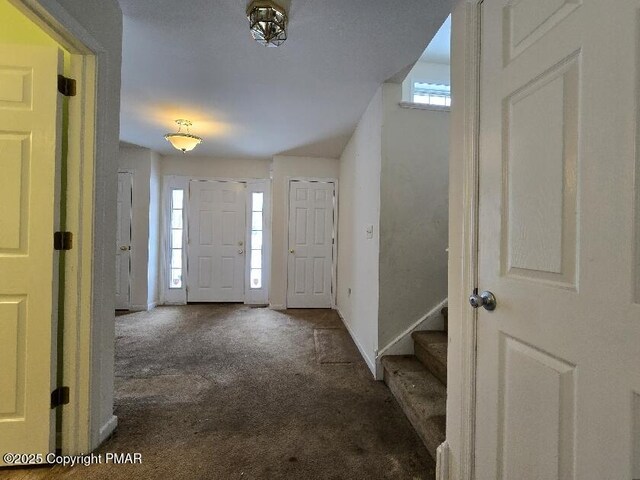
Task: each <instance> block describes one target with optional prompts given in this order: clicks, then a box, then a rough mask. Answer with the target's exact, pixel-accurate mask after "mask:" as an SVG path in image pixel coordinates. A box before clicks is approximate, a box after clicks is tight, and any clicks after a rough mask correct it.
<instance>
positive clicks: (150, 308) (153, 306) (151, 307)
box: [147, 302, 158, 311]
mask: <svg viewBox="0 0 640 480" xmlns="http://www.w3.org/2000/svg"><path fill="white" fill-rule="evenodd" d="M157 306H158V302H151V303H148V304H147V311H149V310H153V309H154V308H156V307H157Z"/></svg>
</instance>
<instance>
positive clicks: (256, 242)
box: [251, 231, 262, 249]
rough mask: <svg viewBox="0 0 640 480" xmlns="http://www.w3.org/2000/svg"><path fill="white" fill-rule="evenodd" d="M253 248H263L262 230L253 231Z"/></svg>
mask: <svg viewBox="0 0 640 480" xmlns="http://www.w3.org/2000/svg"><path fill="white" fill-rule="evenodd" d="M251 248H252V249H254V248H255V249H262V232H261V231H252V232H251Z"/></svg>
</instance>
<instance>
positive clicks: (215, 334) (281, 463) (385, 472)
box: [0, 305, 434, 480]
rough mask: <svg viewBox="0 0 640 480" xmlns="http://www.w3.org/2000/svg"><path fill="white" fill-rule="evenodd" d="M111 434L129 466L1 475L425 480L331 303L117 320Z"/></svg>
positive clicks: (177, 311) (402, 423)
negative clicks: (134, 459) (132, 459)
mask: <svg viewBox="0 0 640 480" xmlns="http://www.w3.org/2000/svg"><path fill="white" fill-rule="evenodd" d="M116 335H117V340H116V365H115V371H116V381H115V414H116V415H117V416H118V429H117V431H116V433H115V434H114V435H113V437H112V438H110V439H109V440H107V441H106V442H105V444H104V445H102V446H101V447H100V449H99V450H98V453H102V454H103V455H104V454H106V453H107V452H117V453H140V454H141V455H142V463H141V464H135V465H131V464H129V465H113V464H109V465H107V464H99V465H92V466H88V467H85V466H75V467H73V468H62V467H59V466H56V467H53V468H50V467H40V468H34V469H13V470H3V471H0V478H1V479H9V478H10V479H15V480H27V479H28V480H32V479H33V480H36V479H78V480H80V479H82V480H85V479H86V480H94V479H108V480H118V479H135V480H143V479H154V480H155V479H163V480H164V479H181V480H182V479H184V480H198V479H203V480H204V479H207V480H209V479H224V480H226V479H431V478H433V477H434V463H433V460H432V459H431V457H430V456H429V455H428V454H427V452H426V450H425V448H424V446H423V445H422V443H421V442H420V439H419V438H418V436H417V434H416V433H415V431H414V430H413V428H412V427H411V425H410V424H409V422H408V420H407V419H406V417H405V416H404V414H403V413H402V411H401V410H400V407H399V406H398V404H397V403H396V401H395V399H394V398H393V396H392V395H391V393H390V392H389V390H388V389H387V387H386V386H385V385H384V384H383V383H382V382H376V381H374V380H373V378H372V375H371V373H370V371H369V370H368V368H367V366H366V365H365V363H364V362H363V361H362V359H361V357H360V356H359V354H358V352H357V349H356V347H355V345H354V344H353V342H352V341H351V339H350V337H348V334H347V332H346V330H345V329H344V326H343V325H342V323H341V321H340V319H339V317H338V316H337V315H336V313H335V312H333V311H330V310H288V311H286V312H276V311H271V310H268V309H258V308H249V307H245V306H242V305H189V306H185V307H160V308H157V309H155V310H153V311H151V312H141V313H134V314H129V315H123V316H119V317H118V318H117V319H116Z"/></svg>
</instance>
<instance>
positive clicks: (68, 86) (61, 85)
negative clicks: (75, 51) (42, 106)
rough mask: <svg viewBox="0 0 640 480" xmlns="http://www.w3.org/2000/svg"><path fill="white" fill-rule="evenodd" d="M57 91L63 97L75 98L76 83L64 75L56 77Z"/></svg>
mask: <svg viewBox="0 0 640 480" xmlns="http://www.w3.org/2000/svg"><path fill="white" fill-rule="evenodd" d="M58 91H59V92H60V93H61V94H62V95H64V96H65V97H75V96H76V81H75V80H74V79H73V78H67V77H65V76H64V75H58Z"/></svg>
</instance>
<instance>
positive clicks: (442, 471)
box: [436, 440, 449, 480]
mask: <svg viewBox="0 0 640 480" xmlns="http://www.w3.org/2000/svg"><path fill="white" fill-rule="evenodd" d="M436 480H449V444H448V443H447V441H446V440H445V441H444V442H442V443H441V444H440V446H439V447H438V449H437V450H436Z"/></svg>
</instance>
